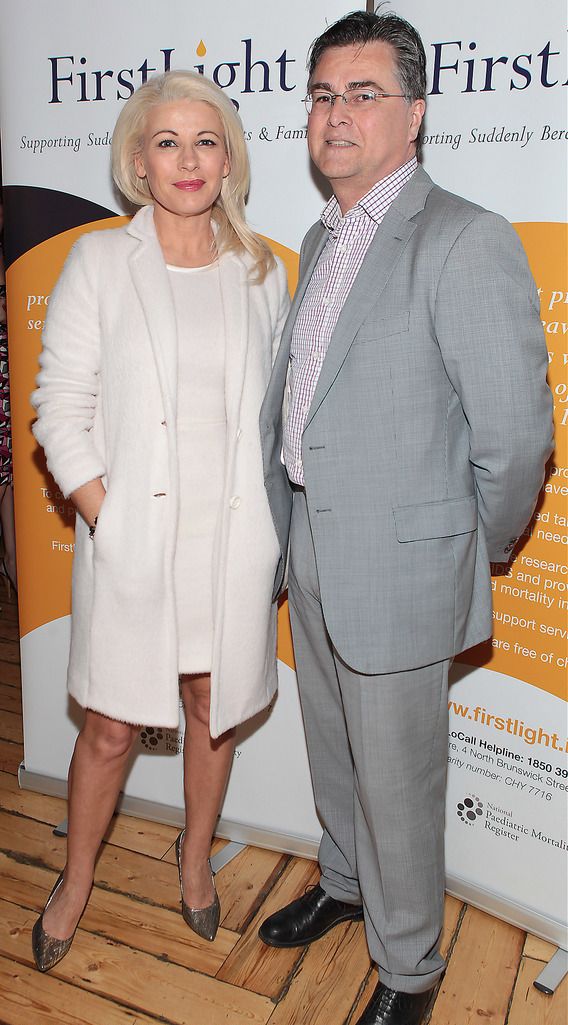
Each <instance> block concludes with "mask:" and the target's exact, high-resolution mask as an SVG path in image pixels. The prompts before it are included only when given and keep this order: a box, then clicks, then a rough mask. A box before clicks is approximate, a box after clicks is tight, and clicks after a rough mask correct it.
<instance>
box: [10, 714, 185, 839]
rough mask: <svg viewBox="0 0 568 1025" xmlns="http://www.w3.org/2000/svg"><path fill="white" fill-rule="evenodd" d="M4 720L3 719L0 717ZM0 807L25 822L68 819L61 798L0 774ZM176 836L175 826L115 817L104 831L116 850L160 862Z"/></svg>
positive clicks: (64, 803) (53, 823)
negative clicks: (21, 817)
mask: <svg viewBox="0 0 568 1025" xmlns="http://www.w3.org/2000/svg"><path fill="white" fill-rule="evenodd" d="M2 718H4V716H2ZM0 807H1V808H4V809H5V810H7V811H16V812H18V813H19V814H21V815H26V816H27V817H28V818H35V819H37V820H38V821H41V822H49V823H51V824H52V825H53V826H56V825H58V824H59V823H60V822H62V821H63V820H64V819H65V818H66V816H67V801H66V800H65V799H64V798H61V797H49V796H46V795H45V794H39V793H36V792H35V791H33V790H22V789H20V787H19V786H18V781H17V778H16V777H15V776H13V775H12V774H10V773H6V772H0ZM178 832H179V829H178V827H177V826H168V825H164V824H162V823H160V822H150V821H147V820H146V819H139V818H135V817H133V816H132V815H115V816H113V819H112V821H111V823H110V826H109V828H108V830H107V833H106V837H105V839H106V840H107V842H109V843H112V844H114V845H115V846H116V847H124V848H127V849H128V850H135V851H137V852H138V853H140V854H149V855H150V856H151V857H153V858H162V857H163V856H164V854H166V852H167V851H168V850H169V849H170V848H171V847H172V844H173V843H174V841H175V838H176V836H177V834H178Z"/></svg>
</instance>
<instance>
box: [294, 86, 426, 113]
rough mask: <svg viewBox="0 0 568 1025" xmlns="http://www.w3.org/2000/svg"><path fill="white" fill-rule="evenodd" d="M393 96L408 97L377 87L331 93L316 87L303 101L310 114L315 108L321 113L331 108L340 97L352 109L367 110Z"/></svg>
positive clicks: (403, 98)
mask: <svg viewBox="0 0 568 1025" xmlns="http://www.w3.org/2000/svg"><path fill="white" fill-rule="evenodd" d="M391 98H398V99H402V100H406V99H407V97H406V96H405V94H404V93H383V92H377V90H376V89H346V90H345V92H344V93H330V92H327V91H326V90H324V89H316V90H315V91H314V92H313V93H308V95H307V96H306V98H305V99H304V100H303V101H302V102H303V103H304V104H305V106H306V110H307V112H308V114H311V113H312V111H315V110H317V111H319V112H321V113H324V112H325V111H329V110H331V109H332V107H333V105H334V103H335V101H336V100H340V99H341V100H343V102H344V103H345V104H347V106H348V107H350V108H351V110H355V109H357V110H365V109H366V108H370V107H371V105H372V104H373V103H375V102H377V101H380V100H389V99H391Z"/></svg>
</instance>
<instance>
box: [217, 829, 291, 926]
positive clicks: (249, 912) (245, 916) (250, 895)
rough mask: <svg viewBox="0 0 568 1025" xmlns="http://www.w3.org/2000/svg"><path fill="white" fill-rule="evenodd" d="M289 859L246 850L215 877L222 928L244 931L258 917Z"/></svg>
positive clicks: (271, 852)
mask: <svg viewBox="0 0 568 1025" xmlns="http://www.w3.org/2000/svg"><path fill="white" fill-rule="evenodd" d="M288 861H289V858H288V856H287V855H282V854H279V853H277V852H276V851H262V850H259V849H258V848H253V847H245V849H244V850H243V851H241V853H240V854H238V855H237V857H236V858H235V859H234V860H233V861H231V862H229V864H228V865H227V866H226V868H224V869H223V871H222V872H221V873H220V874H219V875H218V876H217V877H216V884H217V891H218V894H219V900H220V901H221V914H222V921H223V925H224V926H225V927H226V928H227V929H234V930H235V931H236V932H241V931H242V930H243V929H244V928H245V926H246V925H247V924H248V922H250V920H251V919H252V918H253V917H254V915H255V914H256V911H257V910H258V907H259V906H260V904H262V903H263V901H264V898H265V896H266V894H267V893H268V892H269V891H270V890H271V889H272V886H273V884H274V881H275V880H276V879H277V878H278V876H279V874H280V871H281V869H282V868H283V867H284V866H285V865H286V864H287V862H288Z"/></svg>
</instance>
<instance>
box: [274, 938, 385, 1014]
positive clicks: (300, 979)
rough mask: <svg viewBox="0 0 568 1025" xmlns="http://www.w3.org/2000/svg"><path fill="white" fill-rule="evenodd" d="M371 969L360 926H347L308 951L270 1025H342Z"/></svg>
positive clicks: (314, 944) (315, 944) (318, 942)
mask: <svg viewBox="0 0 568 1025" xmlns="http://www.w3.org/2000/svg"><path fill="white" fill-rule="evenodd" d="M370 967H371V962H370V959H369V952H368V949H367V941H366V939H365V929H364V926H363V923H362V922H347V923H345V924H343V925H340V926H338V927H337V928H335V929H332V930H331V931H330V932H329V933H328V934H327V935H326V936H324V937H323V938H322V939H321V940H318V941H317V942H316V943H312V944H311V946H310V947H308V949H307V951H306V954H305V956H304V957H303V958H302V961H301V962H300V965H299V967H298V969H297V971H296V972H295V974H294V978H293V979H292V983H291V985H290V987H289V989H288V991H287V993H286V995H285V997H284V998H283V999H282V1000H281V1001H280V1003H279V1004H278V1005H277V1007H276V1009H275V1010H274V1012H273V1014H272V1016H271V1017H270V1019H269V1023H270V1025H298V1023H299V1022H301V1023H302V1025H343V1023H344V1022H345V1019H346V1017H347V1015H348V1014H349V1011H350V1009H351V1007H352V1005H353V1003H354V1001H355V999H356V997H357V994H358V992H359V990H360V988H361V985H362V983H363V982H364V980H365V978H366V976H367V973H368V971H369V969H370Z"/></svg>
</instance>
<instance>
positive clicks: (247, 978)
mask: <svg viewBox="0 0 568 1025" xmlns="http://www.w3.org/2000/svg"><path fill="white" fill-rule="evenodd" d="M318 878H319V868H318V866H317V865H316V864H314V862H313V861H305V860H302V859H299V858H295V859H294V860H293V861H292V862H290V864H289V866H288V867H287V868H286V869H285V871H284V872H283V873H282V875H281V876H280V878H279V880H278V882H277V883H276V885H275V886H274V888H273V889H272V890H271V892H270V894H269V895H268V897H267V898H266V900H265V901H264V903H263V905H262V907H261V908H260V910H259V911H258V912H257V914H256V915H255V916H254V918H253V919H252V921H251V922H250V925H249V926H248V928H247V929H246V932H245V933H244V934H243V936H242V939H241V940H240V942H239V943H237V945H236V947H235V948H234V950H233V951H232V952H231V954H229V956H228V958H227V960H226V961H225V964H224V965H223V967H222V968H221V969H220V971H219V973H218V976H217V977H218V978H219V979H224V980H225V981H226V982H230V983H232V985H234V986H246V987H247V988H248V989H252V990H254V992H255V993H262V994H264V995H265V996H270V997H272V998H273V999H276V998H277V997H278V996H279V995H280V993H281V992H282V990H283V988H284V987H285V986H286V985H287V982H288V978H289V975H290V973H291V972H292V970H293V968H294V966H295V964H296V963H297V961H298V959H299V958H300V957H301V954H302V951H301V950H299V949H298V948H295V947H294V948H291V949H289V950H279V949H277V948H275V947H267V946H266V945H265V944H264V943H263V942H262V940H261V939H259V936H258V927H259V925H260V924H261V922H262V921H263V919H264V918H266V917H267V916H268V915H271V914H273V913H274V912H275V911H278V910H279V908H281V907H283V906H284V905H285V904H289V903H290V901H291V900H295V899H296V897H298V896H299V895H300V894H301V893H303V892H304V890H305V888H306V887H307V886H309V885H311V884H313V883H315V882H317V880H318Z"/></svg>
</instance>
